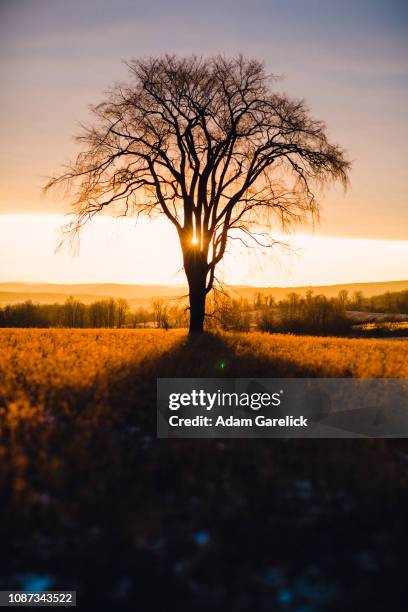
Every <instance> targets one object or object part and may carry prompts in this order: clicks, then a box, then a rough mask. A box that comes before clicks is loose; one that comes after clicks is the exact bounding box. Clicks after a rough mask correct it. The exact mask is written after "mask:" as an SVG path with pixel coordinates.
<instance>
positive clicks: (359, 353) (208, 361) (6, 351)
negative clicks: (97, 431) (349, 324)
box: [0, 329, 408, 404]
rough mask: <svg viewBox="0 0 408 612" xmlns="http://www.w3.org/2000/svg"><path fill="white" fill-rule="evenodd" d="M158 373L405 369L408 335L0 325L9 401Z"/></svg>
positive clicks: (0, 376)
mask: <svg viewBox="0 0 408 612" xmlns="http://www.w3.org/2000/svg"><path fill="white" fill-rule="evenodd" d="M221 361H223V362H224V363H225V368H224V369H222V370H221V369H220V367H219V364H220V362H221ZM156 369H157V375H162V376H166V375H167V376H180V377H182V376H239V375H241V376H245V375H248V376H255V375H257V376H270V377H273V376H321V377H326V376H327V377H343V376H354V377H364V378H371V377H372V378H375V377H395V378H399V377H408V343H407V342H406V341H405V340H366V339H339V338H321V337H307V336H302V337H300V336H291V335H279V334H275V335H268V334H262V333H249V334H220V335H217V336H210V337H203V338H196V339H193V340H190V339H189V338H188V336H187V335H186V333H185V332H184V331H182V330H170V331H163V330H149V331H146V330H62V329H52V330H38V329H32V330H30V329H22V330H12V329H9V330H7V329H6V330H1V331H0V393H1V396H0V397H1V399H2V400H3V404H4V401H6V402H7V403H9V402H15V401H19V402H22V401H29V402H30V403H31V402H34V403H49V402H52V401H53V400H59V401H63V402H64V401H69V400H70V395H71V394H74V395H75V394H77V393H85V392H86V393H87V394H88V396H89V394H90V395H92V397H93V398H94V400H97V401H98V402H101V401H104V400H106V399H107V398H108V395H109V389H110V387H115V385H117V384H118V383H120V381H124V380H125V379H126V378H127V377H129V376H130V377H132V376H133V380H134V382H135V384H136V382H137V380H139V379H140V377H143V376H144V375H146V376H147V375H148V374H149V373H151V374H154V372H155V370H156Z"/></svg>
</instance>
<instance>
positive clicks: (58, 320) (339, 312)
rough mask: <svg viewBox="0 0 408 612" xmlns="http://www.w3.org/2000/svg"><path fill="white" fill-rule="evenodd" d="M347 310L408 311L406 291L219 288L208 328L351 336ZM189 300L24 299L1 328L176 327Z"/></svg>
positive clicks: (6, 311)
mask: <svg viewBox="0 0 408 612" xmlns="http://www.w3.org/2000/svg"><path fill="white" fill-rule="evenodd" d="M346 311H370V312H383V313H390V314H395V313H406V312H408V291H401V292H396V293H385V294H383V295H379V296H374V297H371V298H365V297H364V296H363V295H362V294H361V293H359V292H357V293H354V294H353V295H351V296H349V295H348V293H347V291H340V292H339V294H338V296H337V297H335V298H327V297H325V296H324V295H314V294H313V292H312V291H309V292H308V293H307V294H306V295H305V296H301V295H299V294H297V293H294V292H293V293H290V294H289V295H288V296H287V297H286V298H285V299H283V300H280V301H276V300H275V299H274V298H273V296H272V295H265V294H261V293H258V294H257V295H256V296H255V297H254V298H253V299H251V300H248V299H244V298H233V297H231V296H229V295H227V294H225V293H222V292H219V291H216V292H213V294H212V295H211V296H209V298H208V301H207V309H206V312H207V317H206V328H207V329H208V330H215V329H222V330H224V331H241V332H248V331H252V330H259V331H266V332H281V333H285V332H291V333H297V334H319V335H330V334H331V335H347V334H349V333H350V332H351V330H352V326H353V320H352V319H351V318H350V317H348V316H347V313H346ZM188 319H189V312H188V308H187V305H186V303H185V301H183V300H181V301H179V302H177V303H176V304H173V303H172V302H170V301H165V300H163V299H157V300H153V301H152V302H151V304H150V305H149V306H148V307H143V308H137V309H136V310H131V309H130V308H129V304H128V302H127V301H126V300H124V299H116V300H115V299H105V300H98V301H96V302H93V303H92V304H84V303H83V302H81V301H79V300H77V299H75V298H73V297H70V298H68V299H67V300H66V301H65V303H63V304H35V303H33V302H32V301H26V302H24V303H21V304H14V305H9V306H5V307H3V308H0V327H82V328H88V327H90V328H93V327H96V328H99V327H107V328H121V327H125V328H140V327H142V328H146V327H149V328H152V327H157V328H162V329H169V328H177V327H188Z"/></svg>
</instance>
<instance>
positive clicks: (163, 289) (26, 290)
mask: <svg viewBox="0 0 408 612" xmlns="http://www.w3.org/2000/svg"><path fill="white" fill-rule="evenodd" d="M226 289H227V290H228V291H229V292H230V293H231V295H233V296H234V297H244V298H247V299H252V298H253V297H254V296H255V295H256V294H257V293H261V294H262V295H265V294H268V295H272V296H273V297H274V298H275V299H276V300H281V299H283V298H285V297H286V296H287V295H288V293H291V292H292V291H294V292H296V293H299V294H301V295H304V294H305V293H306V292H307V291H309V290H311V291H313V293H315V294H323V295H325V296H327V297H334V296H336V295H337V294H338V293H339V291H341V290H342V289H345V290H346V291H348V292H349V293H350V295H351V294H353V293H354V292H355V291H361V292H362V293H363V294H364V296H365V297H372V296H374V295H379V294H383V293H386V292H387V291H390V292H394V291H404V290H407V289H408V280H403V281H385V282H378V283H377V282H376V283H347V284H340V285H319V286H312V285H309V286H303V287H249V286H245V285H242V286H240V285H234V286H229V287H226ZM187 292H188V291H187V287H185V286H183V285H122V284H114V283H95V284H74V285H70V284H64V285H63V284H61V285H60V284H52V283H22V282H14V283H0V306H5V305H6V304H17V303H19V302H24V301H26V300H32V301H33V302H36V303H39V304H53V303H62V302H64V301H65V300H66V299H67V297H68V296H70V295H72V296H73V297H76V298H78V299H80V300H81V301H82V302H84V303H86V304H89V303H91V302H95V301H96V300H100V299H105V298H109V297H113V298H118V297H123V298H125V299H126V300H128V301H129V304H130V305H131V307H133V308H136V307H138V306H144V305H146V304H149V303H150V302H151V300H152V299H154V298H163V299H165V300H169V299H172V298H173V299H177V298H179V297H181V296H183V295H186V294H187Z"/></svg>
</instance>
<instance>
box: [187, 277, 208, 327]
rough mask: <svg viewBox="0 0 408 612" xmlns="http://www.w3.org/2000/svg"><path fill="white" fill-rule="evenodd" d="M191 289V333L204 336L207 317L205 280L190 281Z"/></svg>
mask: <svg viewBox="0 0 408 612" xmlns="http://www.w3.org/2000/svg"><path fill="white" fill-rule="evenodd" d="M188 285H189V288H190V293H189V298H190V327H189V330H188V331H189V333H190V334H193V333H199V334H202V333H203V331H204V315H205V297H206V293H205V278H204V279H200V278H193V279H191V280H190V279H188Z"/></svg>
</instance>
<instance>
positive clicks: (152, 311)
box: [0, 297, 188, 329]
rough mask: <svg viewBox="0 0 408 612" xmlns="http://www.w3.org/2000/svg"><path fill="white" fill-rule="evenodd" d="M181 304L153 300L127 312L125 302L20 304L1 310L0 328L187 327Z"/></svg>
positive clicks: (186, 316) (74, 300)
mask: <svg viewBox="0 0 408 612" xmlns="http://www.w3.org/2000/svg"><path fill="white" fill-rule="evenodd" d="M187 324H188V312H187V310H186V308H185V306H184V305H175V306H172V305H170V304H168V303H165V302H164V301H162V300H153V301H152V303H151V306H150V307H149V308H137V309H136V310H130V308H129V304H128V302H127V301H126V300H124V299H121V298H119V299H116V300H115V299H108V300H98V301H96V302H93V303H91V304H84V303H83V302H81V301H80V300H77V299H75V298H73V297H70V298H68V299H67V300H66V301H65V302H64V303H63V304H35V303H34V302H32V301H26V302H23V303H21V304H13V305H8V306H5V307H3V308H0V327H80V328H89V327H90V328H94V327H96V328H98V327H107V328H121V327H126V328H136V327H160V328H163V329H168V328H169V327H187Z"/></svg>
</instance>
